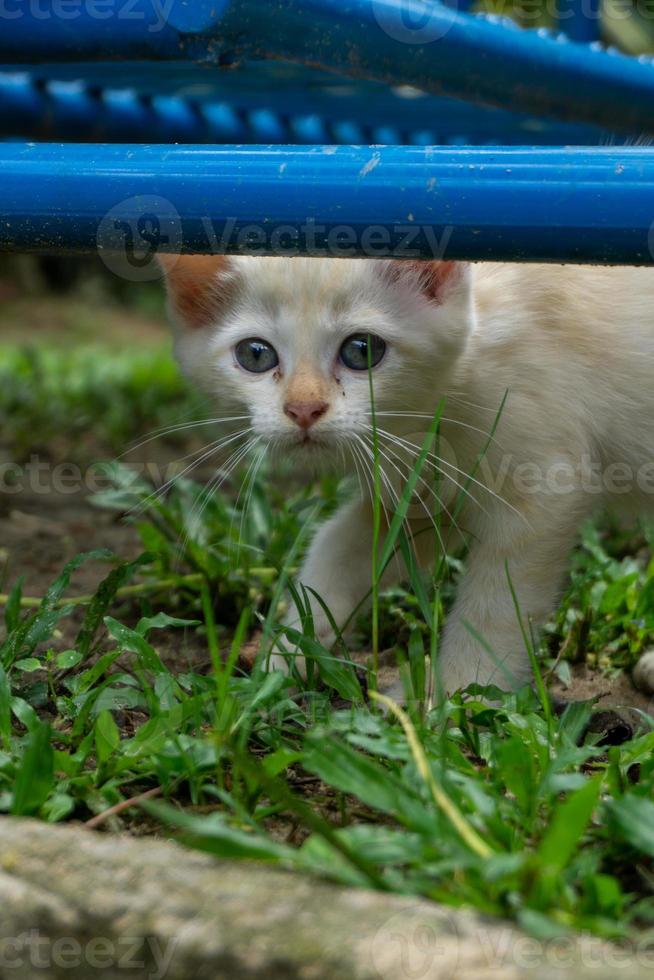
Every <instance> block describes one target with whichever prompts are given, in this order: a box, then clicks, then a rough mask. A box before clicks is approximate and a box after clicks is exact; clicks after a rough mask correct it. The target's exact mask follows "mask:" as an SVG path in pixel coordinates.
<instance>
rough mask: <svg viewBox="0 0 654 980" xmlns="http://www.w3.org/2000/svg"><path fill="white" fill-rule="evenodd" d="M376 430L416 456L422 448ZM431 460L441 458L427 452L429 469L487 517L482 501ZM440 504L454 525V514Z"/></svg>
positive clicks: (426, 460)
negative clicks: (451, 485) (448, 482)
mask: <svg viewBox="0 0 654 980" xmlns="http://www.w3.org/2000/svg"><path fill="white" fill-rule="evenodd" d="M378 431H379V433H380V435H382V436H383V437H384V438H385V439H387V440H389V441H390V443H391V445H393V444H394V445H396V446H397V447H398V448H399V449H401V450H403V451H404V452H411V453H412V454H414V455H415V456H418V455H419V453H420V451H421V449H422V447H421V446H417V445H416V444H415V443H412V442H409V441H408V440H406V439H401V438H400V437H399V436H397V435H395V433H393V432H387V431H386V430H385V429H379V430H378ZM386 448H387V449H390V446H389V445H387V444H386ZM429 457H432V458H431V459H430V458H429ZM396 459H400V460H401V459H402V457H400V456H399V454H396ZM433 460H438V461H439V462H441V459H440V457H439V456H435V455H434V454H433V453H428V454H427V456H426V458H425V465H427V466H429V467H431V469H433V470H435V471H436V473H438V474H439V476H441V477H442V478H443V479H444V480H449V481H450V483H453V484H454V486H455V487H456V488H457V490H459V491H460V492H461V493H463V494H464V495H465V496H467V497H468V498H469V499H470V501H471V502H472V503H474V504H476V506H477V507H478V508H479V509H480V510H481V511H482V513H483V514H485V515H486V516H487V517H488V516H489V514H488V511H487V510H486V508H485V507H484V506H483V504H482V503H480V501H479V500H477V498H476V497H474V496H472V494H471V493H470V491H469V490H468V489H467V487H465V486H464V485H462V484H461V483H459V482H458V480H456V479H455V478H454V477H453V476H452V474H451V473H445V472H444V470H443V469H441V467H440V466H439V465H438V462H434V461H433ZM443 462H444V461H443ZM452 465H453V464H452ZM459 472H461V473H463V470H460V471H459ZM423 482H425V481H423ZM427 486H429V484H427ZM434 492H435V491H434ZM439 501H440V498H439ZM441 504H442V506H443V509H444V510H445V513H446V514H447V515H448V517H449V519H450V520H451V521H452V522H453V523H454V525H455V526H456V521H455V520H454V516H453V515H452V514H450V512H449V511H448V509H447V507H445V505H444V504H443V503H442V501H441Z"/></svg>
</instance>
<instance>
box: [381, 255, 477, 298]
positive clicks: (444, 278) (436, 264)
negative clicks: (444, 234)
mask: <svg viewBox="0 0 654 980" xmlns="http://www.w3.org/2000/svg"><path fill="white" fill-rule="evenodd" d="M469 271H470V269H469V266H468V264H467V263H466V262H444V261H438V260H431V261H429V260H427V261H420V260H419V259H409V260H405V259H394V260H392V261H391V262H389V263H388V264H387V266H386V270H385V273H386V276H387V278H388V279H389V280H390V281H391V282H397V283H403V284H405V285H406V286H408V287H410V288H413V289H416V288H417V289H419V290H420V292H421V293H422V294H423V296H424V297H425V299H428V300H429V301H430V302H432V303H438V304H440V303H443V302H444V301H445V300H446V299H447V298H448V297H449V296H450V295H452V294H453V293H455V292H457V291H462V292H467V291H468V288H469V286H468V280H469Z"/></svg>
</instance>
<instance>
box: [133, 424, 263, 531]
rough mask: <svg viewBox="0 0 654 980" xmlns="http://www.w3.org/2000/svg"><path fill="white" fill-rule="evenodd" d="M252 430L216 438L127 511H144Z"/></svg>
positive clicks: (248, 429)
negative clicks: (187, 475) (207, 460)
mask: <svg viewBox="0 0 654 980" xmlns="http://www.w3.org/2000/svg"><path fill="white" fill-rule="evenodd" d="M251 431H252V426H248V428H247V429H241V430H240V431H239V432H236V433H233V434H232V435H229V436H224V437H223V438H222V439H216V440H215V441H214V442H211V443H209V446H203V448H202V449H201V450H198V452H201V453H202V455H201V456H200V457H199V458H198V459H195V460H193V462H192V463H189V465H188V466H186V467H184V469H183V470H182V472H181V473H176V474H175V475H174V476H171V477H170V479H168V480H166V482H165V483H164V484H162V486H160V487H158V488H157V489H156V490H154V491H153V492H152V493H150V494H148V496H147V497H145V498H144V499H143V500H141V501H139V503H138V504H135V505H134V507H131V508H130V509H129V510H128V511H127V513H128V514H130V515H131V514H132V513H133V512H136V513H139V512H142V511H143V510H145V509H146V508H147V507H148V506H150V504H152V503H154V502H155V501H156V500H158V499H159V498H161V497H163V495H164V494H165V493H166V491H167V490H169V489H170V487H171V486H172V485H173V484H174V483H176V482H177V481H178V480H181V479H182V478H183V477H184V476H186V474H187V473H190V472H191V471H192V470H194V469H195V468H196V467H197V466H199V465H200V464H201V463H203V462H204V461H205V459H209V457H210V456H213V455H215V454H216V453H217V452H221V451H222V450H223V449H224V448H225V447H226V446H229V445H230V444H231V443H232V442H235V441H236V440H237V439H241V438H242V437H243V436H244V435H246V433H248V432H251ZM190 455H193V454H190Z"/></svg>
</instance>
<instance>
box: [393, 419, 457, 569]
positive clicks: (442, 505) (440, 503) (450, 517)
mask: <svg viewBox="0 0 654 980" xmlns="http://www.w3.org/2000/svg"><path fill="white" fill-rule="evenodd" d="M378 431H379V430H378ZM380 434H381V433H380ZM384 449H385V450H387V451H388V452H389V453H390V454H391V456H392V457H393V459H391V457H390V456H386V459H388V461H389V463H390V464H391V466H393V467H394V468H395V470H396V471H397V473H398V474H399V476H400V478H401V479H403V480H404V482H405V483H406V482H407V480H408V478H409V475H410V474H411V471H412V466H411V464H410V463H409V462H408V461H407V460H404V459H402V457H401V456H399V455H398V454H397V453H395V452H393V450H392V449H391V447H390V446H388V445H384ZM384 455H386V454H384ZM393 460H397V463H401V464H402V465H404V466H406V467H407V468H408V473H407V474H404V473H403V472H402V471H401V470H400V468H399V466H398V465H397V464H396V463H395V462H393ZM438 472H440V471H438ZM441 475H442V474H441ZM418 479H419V480H420V482H421V483H422V484H423V486H425V487H426V488H427V491H428V492H429V493H430V494H431V495H432V497H433V498H434V499H435V501H436V503H437V504H438V506H439V507H440V508H441V510H444V511H445V514H446V515H447V518H448V520H449V521H450V523H451V524H452V526H453V527H455V528H456V530H457V532H458V533H459V536H460V537H461V541H462V542H463V544H465V543H466V538H465V535H464V534H463V531H462V530H461V528H460V527H459V525H458V523H457V521H456V518H455V517H454V515H453V514H451V513H450V511H449V510H448V508H447V506H446V505H445V503H444V502H443V500H442V499H441V497H440V494H438V493H437V491H436V488H435V487H433V486H431V484H430V483H429V482H428V481H427V480H425V479H424V478H423V477H422V476H421V475H420V474H418ZM417 496H418V500H419V501H420V503H421V504H422V507H423V509H424V511H425V513H426V514H427V517H428V518H429V521H430V523H431V524H433V525H434V530H435V531H436V534H437V535H438V540H439V543H440V546H441V549H442V551H443V554H445V544H444V542H443V538H442V536H441V533H440V529H439V527H438V525H437V523H436V519H435V517H434V515H433V514H432V513H431V511H430V510H429V508H428V507H427V504H426V503H425V501H424V500H423V499H422V497H421V496H420V494H418V495H417Z"/></svg>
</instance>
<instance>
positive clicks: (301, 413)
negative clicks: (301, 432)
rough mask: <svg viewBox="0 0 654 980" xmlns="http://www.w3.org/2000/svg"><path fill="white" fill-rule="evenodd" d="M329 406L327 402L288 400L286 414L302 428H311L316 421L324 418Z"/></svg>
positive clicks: (285, 408)
mask: <svg viewBox="0 0 654 980" xmlns="http://www.w3.org/2000/svg"><path fill="white" fill-rule="evenodd" d="M328 408H329V405H328V404H327V402H317V401H311V402H286V404H285V405H284V414H285V415H288V417H289V419H292V420H293V421H294V422H295V424H296V425H298V426H299V427H300V428H301V429H310V428H311V426H312V425H313V424H314V422H317V421H318V419H319V418H322V416H323V415H324V414H325V412H326V411H327V409H328Z"/></svg>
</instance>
